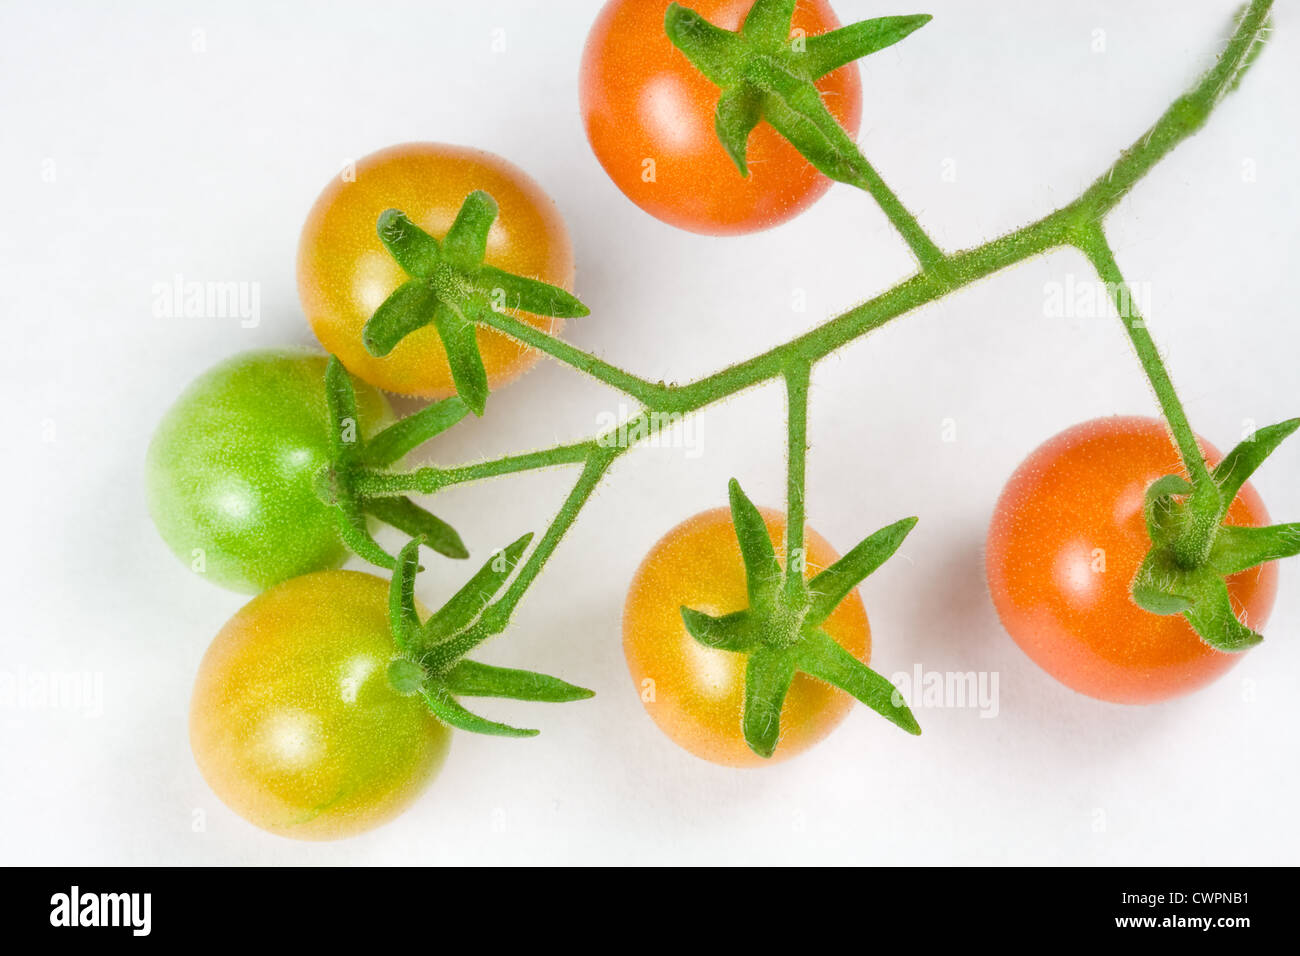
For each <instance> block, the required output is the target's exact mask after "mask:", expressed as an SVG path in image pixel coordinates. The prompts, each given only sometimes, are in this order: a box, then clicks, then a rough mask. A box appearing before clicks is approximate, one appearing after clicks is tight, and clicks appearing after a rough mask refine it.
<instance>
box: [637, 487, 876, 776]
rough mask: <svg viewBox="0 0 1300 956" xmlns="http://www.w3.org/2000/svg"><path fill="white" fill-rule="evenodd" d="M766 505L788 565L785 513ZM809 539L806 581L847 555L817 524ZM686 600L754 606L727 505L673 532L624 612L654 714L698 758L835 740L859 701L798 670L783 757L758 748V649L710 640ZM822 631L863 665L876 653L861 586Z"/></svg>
mask: <svg viewBox="0 0 1300 956" xmlns="http://www.w3.org/2000/svg"><path fill="white" fill-rule="evenodd" d="M760 510H761V512H762V515H763V520H764V522H765V523H766V525H767V532H768V535H769V536H770V537H771V538H772V542H773V544H774V545H775V546H776V551H777V556H778V557H779V558H780V559H781V560H782V561H784V559H785V551H784V541H785V517H784V515H782V514H780V513H779V512H775V511H771V510H768V509H760ZM805 545H806V547H805V551H806V555H807V560H806V562H805V563H806V569H805V577H809V578H811V577H812V576H813V575H815V574H816V573H817V572H819V571H821V570H823V569H825V568H826V567H829V566H830V565H831V564H833V563H834V562H835V561H836V560H837V559H838V558H839V555H837V554H836V553H835V551H834V550H833V549H832V548H831V546H830V545H829V544H828V543H827V542H826V540H825V539H824V538H822V537H821V535H819V534H817V533H816V532H815V531H813V530H812V529H808V530H807V531H806V540H805ZM683 605H685V606H687V607H691V608H694V609H695V610H697V611H703V612H704V613H706V614H713V615H721V614H730V613H731V612H733V611H740V610H743V609H744V608H746V607H748V605H749V600H748V594H747V591H746V586H745V569H744V563H743V561H742V559H741V556H740V545H739V543H738V542H737V541H736V531H735V528H734V527H733V526H732V523H731V512H730V511H729V510H728V509H726V508H719V509H716V510H713V511H705V512H703V513H701V514H698V515H696V516H695V517H693V518H690V519H688V520H686V521H684V522H682V523H681V524H679V525H678V526H677V527H675V528H673V529H672V530H671V531H669V532H668V533H667V534H666V535H664V537H663V538H662V539H661V540H660V541H659V542H658V543H657V544H656V545H655V546H654V548H653V549H651V551H650V553H649V554H648V555H646V558H645V560H644V561H643V562H642V564H641V567H640V569H639V570H638V571H637V573H636V577H635V578H634V579H633V581H632V586H631V588H630V589H629V590H628V595H627V604H626V606H625V608H624V611H623V652H624V654H625V655H626V657H627V665H628V669H629V670H630V671H631V673H632V680H633V682H634V683H635V685H636V689H637V692H638V693H639V694H640V695H641V701H642V703H643V704H644V705H645V709H646V711H647V712H648V713H649V714H650V716H651V717H652V718H654V721H655V723H656V724H658V725H659V728H660V729H661V730H662V731H663V732H664V733H666V734H667V735H668V736H669V737H670V738H672V739H673V740H674V741H675V742H676V743H678V744H679V745H681V746H682V747H684V748H686V749H687V750H689V751H690V752H691V753H693V754H695V755H696V756H697V757H703V758H704V759H705V760H710V761H713V762H714V763H718V764H723V765H724V766H729V767H757V766H763V765H765V764H770V763H773V762H775V761H778V760H784V759H786V758H788V757H793V756H794V755H795V754H798V753H801V752H803V751H805V750H807V749H808V748H809V747H811V746H812V745H813V744H815V743H817V742H818V741H819V740H821V739H822V738H823V737H825V736H826V735H827V734H828V733H830V732H831V731H832V730H833V729H834V728H835V727H836V726H837V725H838V724H839V722H840V721H841V720H843V719H844V716H845V714H847V713H848V712H849V709H850V708H851V707H852V706H853V703H854V701H853V698H852V697H850V696H849V695H848V694H846V693H844V692H842V691H840V690H838V689H836V688H834V687H832V686H830V685H829V684H824V683H822V682H821V681H818V680H816V679H814V678H812V677H809V676H808V675H807V674H798V675H797V676H796V677H795V679H794V682H793V683H792V684H791V685H790V693H789V694H788V696H787V697H786V699H785V705H784V707H783V708H782V710H781V739H780V743H779V745H778V746H777V748H776V753H775V754H774V755H773V756H772V757H771V758H770V759H767V760H765V759H763V758H762V757H760V756H758V755H757V754H755V753H754V752H753V751H752V750H750V748H749V745H748V744H747V743H746V742H745V737H744V733H743V731H742V728H741V719H742V715H743V710H744V698H745V663H746V661H747V660H748V655H745V654H738V653H734V652H731V651H724V650H718V649H715V648H710V647H704V646H703V645H701V644H700V643H699V642H698V641H696V640H695V638H693V637H691V635H690V634H689V633H688V632H687V630H686V626H685V625H684V624H683V623H682V616H681V610H680V609H681V607H682V606H683ZM822 629H823V630H824V631H825V632H826V633H827V634H829V635H830V636H831V637H832V638H834V639H835V640H836V641H837V642H838V643H839V644H840V645H841V646H843V647H844V648H845V649H846V650H848V651H850V652H851V653H852V654H853V655H854V656H855V657H857V658H859V659H860V660H862V661H863V662H866V661H867V660H868V659H869V658H870V654H871V628H870V626H869V624H868V623H867V612H866V610H865V609H864V608H863V606H862V599H861V598H860V597H859V596H858V592H857V591H856V590H855V591H853V592H851V593H850V594H849V596H848V597H846V598H845V599H844V600H843V601H842V602H841V603H840V605H839V607H837V608H836V609H835V611H834V612H833V613H832V614H831V615H830V617H829V618H827V619H826V622H825V624H824V626H823V628H822Z"/></svg>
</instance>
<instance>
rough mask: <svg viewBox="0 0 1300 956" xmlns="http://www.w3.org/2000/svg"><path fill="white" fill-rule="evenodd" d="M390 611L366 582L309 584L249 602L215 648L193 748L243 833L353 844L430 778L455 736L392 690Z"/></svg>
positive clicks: (206, 663) (315, 577) (197, 699)
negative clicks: (243, 824)
mask: <svg viewBox="0 0 1300 956" xmlns="http://www.w3.org/2000/svg"><path fill="white" fill-rule="evenodd" d="M388 599H389V583H388V582H387V581H385V580H383V579H382V578H378V577H375V576H374V575H371V574H363V573H360V572H356V571H321V572H318V573H316V574H309V575H304V576H302V577H298V578H293V579H292V580H289V581H285V582H284V583H283V584H280V585H278V586H277V587H274V588H272V589H271V590H269V591H266V592H264V593H263V594H261V595H259V596H258V597H255V598H254V599H253V600H252V601H250V602H249V603H248V604H246V605H244V607H243V608H242V609H240V610H239V611H238V612H237V613H236V614H235V616H234V617H232V618H231V619H230V620H229V621H228V622H227V623H226V624H225V626H224V627H222V629H221V631H220V632H219V633H218V634H217V636H216V638H215V639H214V640H213V641H212V644H211V645H210V646H209V648H208V650H207V653H206V654H205V655H204V657H203V662H202V663H201V664H200V666H199V672H198V676H197V678H196V679H195V683H194V691H193V695H192V698H191V704H190V745H191V748H192V750H193V752H194V759H195V761H196V762H197V763H198V765H199V770H200V771H201V772H202V773H203V777H204V779H205V780H206V781H207V782H208V785H209V786H210V787H211V788H212V789H213V791H214V792H215V793H216V795H217V796H218V797H219V798H220V799H221V801H222V802H223V803H225V804H226V805H227V806H228V807H230V809H231V810H233V811H235V812H236V813H238V814H239V815H240V816H242V817H243V818H244V819H246V820H248V821H249V822H250V823H253V824H255V825H256V826H259V827H261V828H262V829H264V830H268V831H270V832H272V833H275V834H277V835H280V836H287V837H292V838H295V839H300V840H336V839H340V838H343V837H349V836H354V835H356V834H359V833H362V832H365V831H366V830H370V829H373V828H374V827H377V826H379V825H381V824H383V823H386V822H387V821H389V820H391V819H392V818H394V817H395V816H397V815H398V814H399V813H401V812H402V811H403V810H404V809H405V808H406V807H407V806H409V805H410V803H411V802H412V801H414V800H415V799H416V798H417V797H418V796H419V795H420V794H421V793H422V792H423V791H424V790H425V789H426V787H427V786H428V785H429V784H430V783H431V782H432V780H433V779H434V777H436V776H437V774H438V771H439V769H440V768H441V766H442V763H443V761H444V759H445V758H446V755H447V750H448V748H449V746H450V742H451V730H450V729H449V728H447V727H446V726H445V725H443V724H442V723H440V722H439V721H438V720H437V719H435V718H434V716H433V715H432V714H431V713H430V712H429V709H428V707H427V706H426V705H425V702H424V700H423V698H422V697H420V696H419V695H418V694H413V695H409V696H406V695H402V694H399V693H397V691H395V690H394V689H393V687H392V686H391V685H390V683H389V680H388V667H389V664H390V662H391V661H392V660H393V659H394V658H395V657H396V652H395V650H394V646H393V641H392V636H391V631H390V626H389V604H388ZM420 613H421V615H422V616H427V612H426V611H425V609H424V608H420Z"/></svg>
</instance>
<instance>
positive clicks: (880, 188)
mask: <svg viewBox="0 0 1300 956" xmlns="http://www.w3.org/2000/svg"><path fill="white" fill-rule="evenodd" d="M858 166H859V167H860V169H861V179H860V180H859V181H858V182H856V183H854V184H853V185H855V186H857V187H858V188H859V189H863V190H865V191H866V192H868V193H870V194H871V198H872V199H874V200H875V201H876V204H877V205H878V206H880V208H881V210H882V211H883V212H884V214H885V216H886V217H888V219H889V221H890V222H891V223H893V225H894V228H895V229H897V230H898V234H899V235H900V236H902V237H903V241H904V242H906V243H907V244H908V246H909V247H910V248H911V250H912V253H913V254H914V255H915V256H916V258H917V259H918V260H919V261H920V263H921V268H922V269H923V270H925V271H926V272H940V271H942V268H943V263H944V261H945V259H946V258H947V257H946V256H944V254H943V250H942V249H940V248H939V247H938V246H936V245H935V244H934V240H932V239H931V238H930V237H929V235H928V234H927V233H926V231H925V230H924V229H922V228H921V224H920V223H919V222H917V221H916V217H915V216H913V215H912V213H911V212H910V211H908V208H907V207H906V206H904V205H903V202H902V200H900V199H899V198H898V196H897V195H896V194H895V193H894V191H893V190H892V189H890V188H889V186H888V185H887V184H886V183H885V181H884V180H883V179H881V178H880V174H879V173H877V172H876V169H875V167H874V166H872V165H871V163H869V162H868V161H867V158H866V157H865V156H863V155H862V153H861V151H859V153H858Z"/></svg>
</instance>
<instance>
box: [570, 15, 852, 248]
mask: <svg viewBox="0 0 1300 956" xmlns="http://www.w3.org/2000/svg"><path fill="white" fill-rule="evenodd" d="M669 2H670V0H610V2H609V3H607V4H605V8H604V9H603V10H601V12H600V15H599V16H598V17H597V18H596V23H595V24H594V25H593V26H592V28H591V33H590V34H589V35H588V37H587V46H586V49H585V50H584V51H583V54H582V74H581V85H580V97H581V106H582V118H583V122H584V123H585V124H586V127H587V138H588V139H589V140H590V141H591V147H592V149H593V150H595V153H596V158H597V159H599V160H600V163H601V165H602V166H604V167H605V172H606V173H608V174H609V176H610V178H611V179H613V180H614V183H615V185H617V186H618V188H619V189H621V190H623V192H624V193H625V194H626V195H627V197H628V198H629V199H631V200H632V201H633V202H634V203H636V204H637V205H638V206H640V207H641V208H642V209H644V210H645V211H646V212H648V213H650V214H651V215H652V216H655V217H657V218H659V219H662V220H663V221H664V222H667V223H670V224H672V225H674V226H679V227H681V228H682V229H689V230H691V231H692V232H700V233H705V234H708V235H734V234H739V233H746V232H756V231H758V230H761V229H767V228H770V227H772V226H775V225H777V224H779V223H782V222H785V221H786V220H787V219H791V218H793V217H794V216H797V215H798V214H799V213H801V212H802V211H803V210H805V209H807V208H808V207H809V206H811V205H812V204H813V203H814V202H815V201H816V200H817V199H818V198H819V197H820V196H821V195H822V194H823V193H824V192H826V189H827V188H828V187H829V186H830V180H829V179H827V178H826V177H825V176H823V175H822V174H821V173H819V172H817V170H816V169H814V168H813V167H812V166H811V165H810V164H809V162H808V161H807V160H806V159H804V158H803V156H801V155H800V154H799V152H798V150H796V149H795V148H794V147H793V146H791V145H790V144H789V143H788V142H787V141H786V140H784V139H782V138H781V136H779V135H778V134H777V132H776V130H774V129H773V128H772V127H771V126H770V125H768V124H767V123H760V124H759V125H758V127H757V128H756V129H755V130H754V132H753V134H752V135H751V136H750V138H749V153H748V160H749V177H748V178H745V177H743V176H741V175H740V171H739V170H738V169H737V168H736V165H735V163H733V162H732V160H731V157H730V156H728V155H727V151H726V150H725V149H723V147H722V143H721V142H720V141H719V140H718V134H717V133H716V132H715V131H714V125H713V113H714V110H715V109H716V107H717V105H718V97H719V93H720V91H719V90H718V87H716V86H714V85H713V83H711V82H710V81H709V80H708V79H706V78H705V77H704V75H703V74H701V73H700V72H699V71H697V70H696V68H695V67H694V66H692V65H691V63H690V61H689V60H687V58H686V57H685V55H683V54H682V53H681V51H679V50H678V49H677V48H676V47H674V46H673V44H672V42H671V41H670V40H669V39H668V35H667V34H666V33H665V32H664V14H665V12H666V11H667V9H668V5H669ZM686 5H687V6H689V7H690V8H691V9H693V10H695V11H696V12H697V13H699V14H700V15H701V16H703V17H705V18H706V19H708V20H709V21H711V22H712V23H714V24H715V25H717V26H719V27H722V28H724V29H727V30H735V29H738V28H739V27H740V25H741V23H742V22H743V21H744V19H745V14H747V13H748V12H749V8H750V7H751V6H752V5H753V2H752V0H691V2H689V3H687V4H686ZM839 25H840V24H839V21H838V20H837V19H836V18H835V14H834V13H833V12H832V11H831V8H830V5H829V4H828V3H826V2H825V0H803V2H801V3H800V4H799V5H798V7H797V8H796V9H795V14H794V19H793V23H792V35H793V31H803V33H804V34H806V35H809V36H811V35H815V34H818V33H825V32H828V31H830V30H834V29H836V28H837V27H838V26H839ZM817 88H818V89H819V90H820V91H821V92H822V95H823V99H824V100H825V103H826V106H827V108H829V109H830V111H831V114H832V115H833V116H834V117H835V119H836V120H838V121H839V123H840V125H841V126H843V127H844V128H845V129H846V130H848V132H849V135H850V136H856V135H857V132H858V124H859V123H860V121H861V116H862V87H861V84H860V81H859V79H858V72H857V68H856V66H855V65H853V64H849V65H848V66H844V67H841V68H840V69H838V70H836V71H835V72H833V73H830V74H828V75H827V76H826V77H824V78H823V79H822V80H820V81H819V82H818V83H817Z"/></svg>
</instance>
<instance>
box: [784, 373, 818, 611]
mask: <svg viewBox="0 0 1300 956" xmlns="http://www.w3.org/2000/svg"><path fill="white" fill-rule="evenodd" d="M811 371H812V370H811V368H810V367H809V366H808V364H807V363H805V362H796V363H795V364H794V365H793V366H791V367H790V368H789V369H787V370H786V373H785V390H786V401H787V404H788V412H787V415H788V422H787V430H788V436H787V441H786V446H787V450H786V462H787V464H786V494H785V502H786V504H785V510H786V525H785V553H786V567H785V582H786V591H787V593H788V594H789V596H790V597H796V596H798V594H799V592H800V591H801V590H802V588H803V564H804V547H803V525H804V495H805V489H804V483H805V480H806V471H807V466H806V462H807V455H808V380H809V376H810V374H811Z"/></svg>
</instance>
